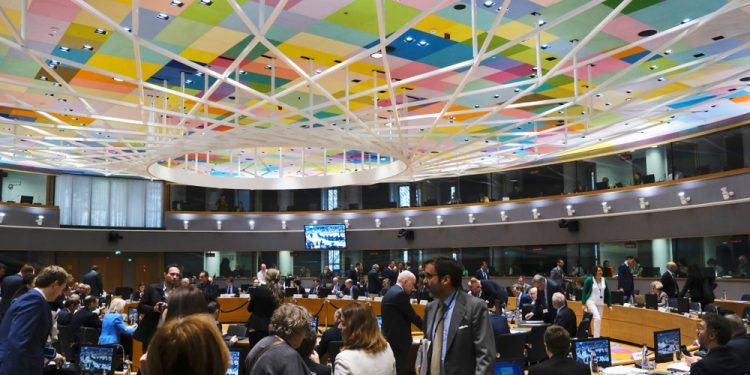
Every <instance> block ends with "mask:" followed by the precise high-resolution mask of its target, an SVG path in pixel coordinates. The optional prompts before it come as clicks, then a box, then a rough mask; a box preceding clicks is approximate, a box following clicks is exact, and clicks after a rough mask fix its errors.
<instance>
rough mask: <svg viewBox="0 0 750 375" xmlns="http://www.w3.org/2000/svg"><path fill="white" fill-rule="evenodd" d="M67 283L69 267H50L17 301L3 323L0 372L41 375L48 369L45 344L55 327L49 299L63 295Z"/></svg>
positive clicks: (46, 268) (0, 342)
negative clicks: (45, 362) (45, 365)
mask: <svg viewBox="0 0 750 375" xmlns="http://www.w3.org/2000/svg"><path fill="white" fill-rule="evenodd" d="M67 286H68V273H67V272H66V271H65V269H63V268H62V267H59V266H48V267H45V268H44V269H42V271H41V272H39V275H38V276H37V277H36V279H35V288H34V289H32V290H30V291H29V292H28V293H25V294H24V295H22V296H21V297H19V298H18V299H16V300H15V301H14V302H13V304H12V305H11V306H10V309H8V311H7V313H6V314H5V316H4V317H3V320H2V323H0V374H14V375H23V374H29V375H32V374H33V375H37V374H41V373H42V372H43V371H44V370H43V369H44V346H45V344H46V343H47V336H49V333H50V329H51V328H52V311H51V310H50V305H49V302H53V301H54V300H55V299H57V297H59V296H61V295H62V294H63V292H64V291H65V289H66V288H67ZM60 358H61V357H58V358H56V359H60Z"/></svg>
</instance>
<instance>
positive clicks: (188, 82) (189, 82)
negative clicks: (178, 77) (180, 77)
mask: <svg viewBox="0 0 750 375" xmlns="http://www.w3.org/2000/svg"><path fill="white" fill-rule="evenodd" d="M191 83H193V80H192V79H186V80H185V84H186V85H189V84H191Z"/></svg>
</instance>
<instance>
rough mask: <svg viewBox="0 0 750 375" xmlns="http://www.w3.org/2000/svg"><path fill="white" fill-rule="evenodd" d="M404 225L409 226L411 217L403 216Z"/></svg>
mask: <svg viewBox="0 0 750 375" xmlns="http://www.w3.org/2000/svg"><path fill="white" fill-rule="evenodd" d="M404 225H406V226H407V227H410V226H411V219H410V218H408V217H405V218H404Z"/></svg>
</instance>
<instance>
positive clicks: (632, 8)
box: [604, 0, 710, 14]
mask: <svg viewBox="0 0 750 375" xmlns="http://www.w3.org/2000/svg"><path fill="white" fill-rule="evenodd" d="M662 1H663V0H633V1H631V2H630V4H628V5H627V6H625V9H623V10H622V12H623V13H625V14H629V13H633V12H636V11H639V10H641V9H643V8H648V7H650V6H652V5H654V4H659V3H661V2H662ZM700 1H703V0H699V1H698V2H700ZM622 2H623V0H605V1H604V5H606V6H608V7H610V8H612V9H614V8H616V7H617V6H618V5H620V3H622ZM685 2H686V3H689V2H690V1H689V0H688V1H685ZM707 2H710V1H707Z"/></svg>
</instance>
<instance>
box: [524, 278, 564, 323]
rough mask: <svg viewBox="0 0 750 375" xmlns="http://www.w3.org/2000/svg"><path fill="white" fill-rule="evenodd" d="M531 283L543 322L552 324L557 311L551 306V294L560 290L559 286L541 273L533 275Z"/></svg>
mask: <svg viewBox="0 0 750 375" xmlns="http://www.w3.org/2000/svg"><path fill="white" fill-rule="evenodd" d="M531 285H533V286H534V288H536V290H537V293H539V296H538V297H537V299H536V303H537V304H538V306H539V308H540V309H541V311H542V315H543V316H542V318H543V320H544V322H545V323H549V324H552V322H554V321H555V315H556V314H557V311H556V310H555V309H554V308H552V295H553V294H555V292H562V290H561V289H560V286H559V285H557V284H556V283H555V282H554V281H552V280H548V279H546V278H545V277H544V276H542V275H539V274H537V275H535V276H534V278H533V279H532V280H531Z"/></svg>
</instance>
